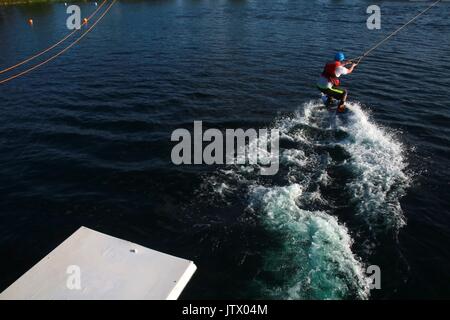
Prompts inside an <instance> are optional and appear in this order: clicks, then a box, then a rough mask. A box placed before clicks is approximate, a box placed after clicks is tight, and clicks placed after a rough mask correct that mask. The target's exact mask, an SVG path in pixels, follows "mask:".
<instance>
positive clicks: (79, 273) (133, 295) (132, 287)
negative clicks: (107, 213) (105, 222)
mask: <svg viewBox="0 0 450 320" xmlns="http://www.w3.org/2000/svg"><path fill="white" fill-rule="evenodd" d="M196 269H197V267H196V266H195V264H194V263H193V262H192V261H188V260H184V259H181V258H177V257H174V256H170V255H167V254H164V253H161V252H158V251H155V250H151V249H148V248H145V247H142V246H140V245H137V244H134V243H131V242H129V241H125V240H121V239H117V238H114V237H111V236H108V235H106V234H103V233H100V232H97V231H94V230H91V229H88V228H86V227H81V228H80V229H78V230H77V231H76V232H75V233H74V234H72V235H71V236H70V237H69V238H67V239H66V240H65V241H64V242H63V243H61V244H60V245H59V246H58V247H57V248H56V249H54V250H53V251H52V252H50V253H49V254H48V255H47V256H46V257H44V258H43V259H42V260H41V261H39V262H38V263H37V264H36V265H35V266H34V267H32V268H31V269H30V270H28V271H27V272H26V273H25V274H24V275H23V276H22V277H20V278H19V279H18V280H17V281H16V282H14V283H13V284H12V285H11V286H10V287H8V288H7V289H6V290H5V291H3V292H2V293H1V294H0V300H6V299H42V300H53V299H56V300H71V299H78V300H79V299H87V300H88V299H102V300H105V299H108V300H115V299H139V300H142V299H152V300H153V299H158V300H174V299H177V298H178V296H179V295H180V294H181V292H182V291H183V289H184V287H185V286H186V284H187V283H188V282H189V280H190V278H191V277H192V275H193V274H194V272H195V270H196Z"/></svg>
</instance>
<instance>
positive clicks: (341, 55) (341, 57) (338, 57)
mask: <svg viewBox="0 0 450 320" xmlns="http://www.w3.org/2000/svg"><path fill="white" fill-rule="evenodd" d="M334 60H336V61H344V60H345V55H344V53H343V52H338V53H336V55H335V56H334Z"/></svg>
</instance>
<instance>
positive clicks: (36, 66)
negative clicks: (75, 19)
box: [0, 0, 117, 84]
mask: <svg viewBox="0 0 450 320" xmlns="http://www.w3.org/2000/svg"><path fill="white" fill-rule="evenodd" d="M116 1H117V0H113V1H112V2H111V4H110V5H109V6H108V7H107V8H106V10H105V11H104V12H103V13H102V14H101V15H100V17H99V18H98V19H97V20H96V21H95V22H94V23H93V24H92V26H90V27H89V29H87V30H86V31H85V32H84V33H83V34H82V35H81V36H80V37H79V38H77V39H76V40H75V41H74V42H72V43H71V44H69V45H68V46H67V47H65V48H64V49H63V50H61V51H59V52H58V53H56V54H55V55H53V56H51V57H50V58H48V59H47V60H45V61H43V62H41V63H39V64H37V65H35V66H33V67H31V68H29V69H26V70H24V71H22V72H20V73H17V74H15V75H13V76H11V77H9V78H6V79H3V80H1V81H0V84H3V83H5V82H8V81H11V80H13V79H15V78H18V77H20V76H23V75H25V74H27V73H29V72H31V71H33V70H34V69H37V68H39V67H40V66H43V65H44V64H47V63H48V62H50V61H52V60H54V59H56V58H57V57H59V56H60V55H61V54H63V53H64V52H66V51H67V50H69V49H70V48H71V47H73V46H74V45H75V44H77V43H78V42H79V41H80V40H81V39H83V38H84V36H86V35H87V34H88V33H89V32H90V31H91V30H92V29H93V28H94V27H95V25H96V24H97V23H98V22H99V21H100V20H101V19H102V18H103V17H104V16H105V14H106V13H107V12H108V11H109V10H110V9H111V7H112V6H113V5H114V3H115V2H116Z"/></svg>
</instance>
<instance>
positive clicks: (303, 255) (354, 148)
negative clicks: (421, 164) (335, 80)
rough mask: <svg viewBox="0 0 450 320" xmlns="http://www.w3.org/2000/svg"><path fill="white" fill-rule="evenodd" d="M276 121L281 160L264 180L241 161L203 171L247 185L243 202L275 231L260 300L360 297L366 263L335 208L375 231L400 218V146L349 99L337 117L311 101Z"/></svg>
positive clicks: (404, 183) (403, 183)
mask: <svg viewBox="0 0 450 320" xmlns="http://www.w3.org/2000/svg"><path fill="white" fill-rule="evenodd" d="M274 127H275V128H277V129H279V131H280V148H281V150H280V157H281V158H280V171H279V173H278V175H277V176H275V177H273V178H272V181H267V178H265V180H264V182H262V181H261V178H260V177H259V176H258V175H257V174H256V173H255V172H258V170H249V166H236V167H233V168H231V169H230V170H226V171H225V170H223V171H220V172H218V173H217V175H216V176H214V177H209V178H208V180H209V179H210V181H213V183H214V184H215V185H217V184H218V183H219V185H220V184H221V183H222V182H223V183H226V185H227V188H228V189H227V190H228V191H229V193H227V196H229V195H232V194H233V190H239V192H238V191H236V193H242V190H246V193H247V197H246V200H245V201H248V203H247V206H248V208H249V209H250V211H252V212H254V213H255V214H256V215H257V216H259V219H260V222H261V226H262V227H263V228H264V230H265V231H266V232H267V233H268V234H269V235H270V237H271V238H272V239H273V245H271V246H270V247H268V248H266V249H265V250H264V256H263V264H262V266H261V270H260V271H261V272H260V274H261V275H260V276H259V277H257V279H255V281H254V285H255V287H257V290H258V291H259V292H260V295H261V296H262V297H264V298H267V297H268V298H281V299H345V298H359V299H366V298H368V297H369V289H368V288H369V280H368V278H367V276H366V274H365V272H364V267H365V266H364V263H363V262H362V261H361V259H360V258H358V256H357V255H356V254H355V253H354V252H353V251H352V244H353V240H352V237H351V234H352V233H359V232H360V231H361V230H349V229H348V227H347V226H346V224H344V223H343V222H342V221H339V220H340V218H339V216H338V215H337V211H336V210H337V209H336V208H338V207H339V208H341V210H342V208H343V209H344V211H345V210H346V211H350V212H351V219H357V220H358V221H360V222H359V223H358V224H357V225H359V226H362V228H364V229H367V230H370V232H371V233H372V234H373V239H376V235H377V233H378V232H380V230H382V231H386V230H398V229H399V228H400V227H401V226H403V225H404V224H405V218H404V216H403V213H402V210H401V207H400V202H399V201H400V198H401V197H402V196H403V195H404V193H405V190H406V188H407V187H408V185H409V181H410V178H409V176H408V175H407V174H406V173H405V170H406V167H407V163H406V162H405V159H404V155H403V154H404V151H403V149H404V148H403V146H402V144H401V143H400V142H398V141H396V139H395V138H394V136H393V135H392V134H390V133H388V132H387V131H386V130H384V129H383V128H381V127H379V126H377V125H375V124H374V123H372V122H371V121H370V120H369V117H368V115H367V114H366V113H365V112H364V111H362V109H361V106H360V105H358V104H357V103H350V104H349V112H348V113H347V114H345V115H341V116H336V115H335V114H334V113H330V112H328V111H327V110H326V109H324V108H323V107H322V106H321V104H319V103H318V102H315V101H311V102H308V103H306V104H305V105H304V106H303V108H302V109H300V110H298V111H297V112H295V114H294V115H293V116H290V117H284V118H281V119H276V120H275V122H274ZM336 193H339V197H337V198H338V199H339V201H341V203H340V204H339V205H338V204H336V199H335V198H336V197H333V194H336ZM222 196H223V193H222Z"/></svg>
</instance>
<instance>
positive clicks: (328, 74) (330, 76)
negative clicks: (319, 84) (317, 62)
mask: <svg viewBox="0 0 450 320" xmlns="http://www.w3.org/2000/svg"><path fill="white" fill-rule="evenodd" d="M340 66H342V64H341V63H340V62H339V61H332V62H328V63H327V64H326V65H325V68H324V69H323V72H322V77H325V78H327V80H328V81H329V82H331V83H332V84H333V86H336V87H337V86H339V85H340V84H341V81H340V80H339V79H338V77H336V69H337V67H340Z"/></svg>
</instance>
